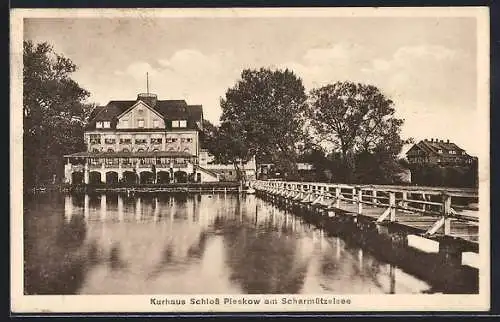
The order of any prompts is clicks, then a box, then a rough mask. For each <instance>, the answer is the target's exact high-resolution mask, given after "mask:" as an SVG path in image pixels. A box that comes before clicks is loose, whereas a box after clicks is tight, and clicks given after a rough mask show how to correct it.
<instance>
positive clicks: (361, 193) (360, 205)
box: [357, 187, 363, 215]
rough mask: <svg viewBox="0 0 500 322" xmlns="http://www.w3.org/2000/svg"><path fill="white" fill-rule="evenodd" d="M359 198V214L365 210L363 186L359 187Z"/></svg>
mask: <svg viewBox="0 0 500 322" xmlns="http://www.w3.org/2000/svg"><path fill="white" fill-rule="evenodd" d="M357 189H358V198H357V203H358V215H361V212H362V211H363V203H362V201H363V190H361V187H358V188H357Z"/></svg>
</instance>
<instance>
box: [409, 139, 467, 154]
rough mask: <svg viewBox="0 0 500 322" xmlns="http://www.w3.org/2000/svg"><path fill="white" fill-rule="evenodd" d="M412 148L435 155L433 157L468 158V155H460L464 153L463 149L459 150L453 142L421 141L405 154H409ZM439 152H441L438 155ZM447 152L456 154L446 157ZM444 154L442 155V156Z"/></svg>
mask: <svg viewBox="0 0 500 322" xmlns="http://www.w3.org/2000/svg"><path fill="white" fill-rule="evenodd" d="M414 147H417V148H420V149H421V150H423V151H424V152H426V153H427V154H435V155H440V156H444V157H453V158H456V157H469V155H468V154H466V155H462V152H465V150H464V149H462V148H460V147H459V146H458V145H456V144H455V143H453V142H449V141H446V142H445V141H441V140H432V141H431V140H421V141H420V142H418V143H417V144H415V145H414V146H413V147H412V148H411V149H410V150H409V151H408V152H407V154H409V153H410V151H412V150H413V149H414ZM439 150H441V151H442V152H441V153H439ZM448 151H456V152H457V154H454V155H448ZM443 154H444V155H443Z"/></svg>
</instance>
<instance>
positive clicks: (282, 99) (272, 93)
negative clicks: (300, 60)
mask: <svg viewBox="0 0 500 322" xmlns="http://www.w3.org/2000/svg"><path fill="white" fill-rule="evenodd" d="M305 104H306V95H305V90H304V86H303V85H302V80H301V79H300V78H298V77H297V76H296V75H295V74H294V73H293V72H292V71H290V70H288V69H285V70H269V69H264V68H261V69H259V70H251V69H245V70H243V72H242V73H241V79H240V80H239V81H238V82H237V83H236V84H235V86H234V87H232V88H229V89H228V90H227V92H226V94H225V97H224V98H222V99H221V107H222V111H223V112H222V116H221V126H220V131H221V132H220V133H221V135H222V137H223V138H224V141H227V143H228V147H227V149H226V153H227V157H228V158H229V159H232V160H233V161H235V160H242V161H246V160H249V159H250V158H251V157H252V156H255V157H256V160H257V161H258V162H263V161H266V162H271V163H274V164H275V165H276V166H277V168H280V169H283V170H284V171H285V172H286V173H288V174H290V173H292V172H294V171H296V167H295V160H296V151H295V145H296V143H297V142H299V141H300V140H301V139H302V138H303V131H302V128H303V125H304V115H303V113H304V109H305V106H306V105H305ZM283 170H282V171H283Z"/></svg>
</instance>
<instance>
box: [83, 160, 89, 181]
mask: <svg viewBox="0 0 500 322" xmlns="http://www.w3.org/2000/svg"><path fill="white" fill-rule="evenodd" d="M83 182H84V183H85V184H89V164H88V163H85V167H84V168H83Z"/></svg>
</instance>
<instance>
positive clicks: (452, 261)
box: [251, 180, 480, 293]
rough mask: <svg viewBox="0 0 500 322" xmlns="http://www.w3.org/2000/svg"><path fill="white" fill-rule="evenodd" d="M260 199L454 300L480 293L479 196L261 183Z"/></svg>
mask: <svg viewBox="0 0 500 322" xmlns="http://www.w3.org/2000/svg"><path fill="white" fill-rule="evenodd" d="M251 186H252V187H253V188H254V189H255V190H256V194H257V195H258V196H260V197H262V198H264V199H266V200H268V201H270V202H272V203H275V204H277V205H279V206H281V207H284V208H286V209H289V210H291V211H292V212H293V213H294V214H296V215H299V216H302V217H304V218H305V219H306V220H307V221H310V222H312V223H314V224H316V225H317V226H319V227H321V228H323V229H326V230H327V231H328V232H329V233H333V234H334V235H343V236H344V237H345V238H349V239H353V240H356V242H359V243H361V244H363V247H365V248H366V249H370V250H372V251H373V252H377V253H379V254H380V255H381V257H383V258H386V259H387V260H388V261H389V262H392V263H395V264H398V265H401V266H405V267H406V269H407V270H408V271H410V272H412V273H414V274H415V275H417V276H420V277H422V278H424V279H426V280H431V281H432V282H433V283H434V284H435V285H440V286H439V288H440V289H444V290H446V291H445V292H451V293H475V292H477V288H478V276H479V272H478V270H479V266H480V264H479V262H480V260H479V217H480V214H479V210H478V207H477V204H478V191H477V190H474V189H453V188H450V189H444V188H435V187H414V186H385V185H347V184H327V183H314V182H310V183H307V182H288V181H260V180H257V181H253V182H252V183H251Z"/></svg>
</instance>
